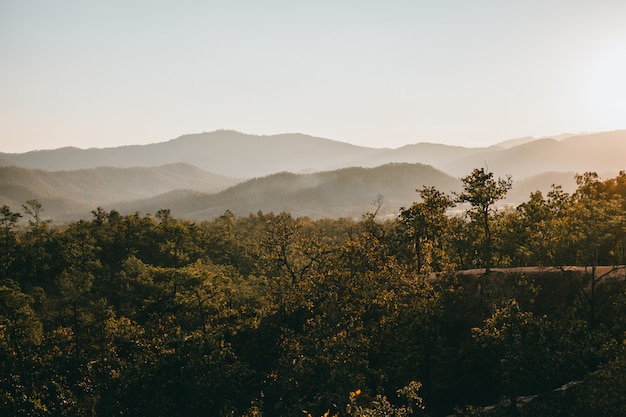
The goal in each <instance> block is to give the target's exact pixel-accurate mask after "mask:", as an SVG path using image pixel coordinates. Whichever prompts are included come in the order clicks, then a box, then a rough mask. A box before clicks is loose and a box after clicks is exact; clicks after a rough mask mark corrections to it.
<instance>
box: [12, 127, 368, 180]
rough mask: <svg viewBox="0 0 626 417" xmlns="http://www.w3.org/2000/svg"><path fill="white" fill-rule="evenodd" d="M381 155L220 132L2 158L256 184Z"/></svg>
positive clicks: (289, 137)
mask: <svg viewBox="0 0 626 417" xmlns="http://www.w3.org/2000/svg"><path fill="white" fill-rule="evenodd" d="M377 152H380V150H376V149H372V148H364V147H359V146H354V145H350V144H347V143H342V142H337V141H332V140H329V139H322V138H315V137H312V136H307V135H302V134H283V135H273V136H254V135H247V134H244V133H239V132H233V131H216V132H211V133H200V134H193V135H185V136H181V137H179V138H177V139H173V140H170V141H168V142H161V143H155V144H150V145H135V146H121V147H114V148H103V149H100V148H98V149H96V148H92V149H78V148H62V149H55V150H43V151H33V152H27V153H23V154H0V163H4V164H6V165H16V166H21V167H25V168H33V169H45V170H50V171H56V170H61V169H66V170H75V169H87V168H95V167H100V166H111V167H120V168H129V167H152V166H161V165H165V164H172V163H178V162H183V163H187V164H190V165H194V166H197V167H199V168H201V169H204V170H206V171H209V172H213V173H216V174H220V175H223V176H227V177H233V178H253V177H258V176H264V175H269V174H274V173H276V172H281V171H291V172H301V171H305V170H314V171H321V170H329V169H335V168H338V167H346V166H352V165H354V161H356V160H359V159H362V158H366V157H367V156H369V155H372V154H375V153H377Z"/></svg>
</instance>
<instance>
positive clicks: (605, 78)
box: [0, 0, 626, 152]
mask: <svg viewBox="0 0 626 417" xmlns="http://www.w3.org/2000/svg"><path fill="white" fill-rule="evenodd" d="M625 22H626V1H623V0H585V1H582V0H524V1H502V0H473V1H467V0H429V1H426V0H409V1H396V0H390V1H385V2H383V1H368V0H360V1H351V0H344V1H340V0H332V1H327V0H316V1H303V0H284V1H279V0H268V1H263V0H255V1H239V0H229V1H213V0H204V1H194V0H177V1H174V0H171V1H162V0H150V1H145V0H133V1H128V0H106V1H95V0H55V1H49V0H0V152H25V151H29V150H35V149H54V148H59V147H63V146H77V147H80V148H89V147H111V146H120V145H129V144H146V143H155V142H163V141H167V140H170V139H173V138H176V137H179V136H181V135H184V134H188V133H199V132H210V131H214V130H219V129H229V130H237V131H240V132H244V133H249V134H256V135H271V134H279V133H295V132H299V133H305V134H309V135H313V136H319V137H324V138H329V139H334V140H339V141H342V142H349V143H353V144H357V145H363V146H370V147H392V148H395V147H400V146H402V145H405V144H411V143H418V142H435V143H445V144H450V145H461V146H468V147H474V146H489V145H491V144H494V143H497V142H500V141H503V140H507V139H512V138H518V137H524V136H535V137H543V136H550V135H556V134H560V133H579V132H597V131H606V130H616V129H625V128H626V75H624V74H626V24H625Z"/></svg>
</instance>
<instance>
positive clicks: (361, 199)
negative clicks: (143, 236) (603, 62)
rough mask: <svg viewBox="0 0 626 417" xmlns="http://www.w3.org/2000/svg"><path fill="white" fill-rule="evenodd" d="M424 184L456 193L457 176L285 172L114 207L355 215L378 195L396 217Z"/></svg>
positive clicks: (204, 214)
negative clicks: (217, 189) (209, 190)
mask: <svg viewBox="0 0 626 417" xmlns="http://www.w3.org/2000/svg"><path fill="white" fill-rule="evenodd" d="M423 185H428V186H436V187H437V188H439V189H440V190H442V191H446V192H451V191H458V190H459V189H460V186H461V183H460V180H459V179H457V178H453V177H450V176H449V175H447V174H445V173H443V172H441V171H438V170H436V169H434V168H432V167H430V166H427V165H422V164H389V165H384V166H380V167H376V168H360V167H352V168H343V169H339V170H334V171H327V172H320V173H314V174H293V173H288V172H283V173H278V174H273V175H269V176H266V177H262V178H254V179H251V180H248V181H245V182H243V183H240V184H237V185H235V186H233V187H231V188H229V189H227V190H224V191H222V192H220V193H216V194H206V193H199V192H196V191H192V190H176V191H172V192H169V193H166V194H164V195H161V196H157V197H153V198H150V199H146V200H143V201H135V202H129V203H127V204H123V205H118V206H116V207H113V206H111V207H109V208H115V209H117V210H119V211H120V212H122V213H132V212H135V211H139V212H142V213H155V212H156V211H157V210H159V209H161V208H169V209H171V210H172V214H173V215H175V216H177V217H184V218H194V219H210V218H213V217H216V216H219V215H221V214H223V213H224V212H225V211H226V210H230V211H232V212H233V213H235V214H236V215H240V216H247V215H248V214H250V213H256V212H257V211H259V210H260V211H263V212H277V213H278V212H282V211H287V212H290V213H291V214H293V215H295V216H309V217H312V218H323V217H360V216H361V215H363V214H364V213H366V212H368V211H374V210H375V207H374V206H373V204H372V202H373V201H374V200H375V199H376V198H377V196H379V195H380V196H382V197H383V206H382V207H381V210H380V212H379V213H380V214H381V215H395V214H397V212H398V210H399V208H400V207H402V206H409V205H410V204H411V203H412V202H413V201H416V200H417V199H418V198H419V195H418V194H417V192H416V191H415V190H416V189H417V188H421V187H422V186H423Z"/></svg>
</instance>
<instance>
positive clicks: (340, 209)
mask: <svg viewBox="0 0 626 417" xmlns="http://www.w3.org/2000/svg"><path fill="white" fill-rule="evenodd" d="M3 165H4V166H3ZM60 167H62V168H63V169H62V170H60V169H59V168H60ZM77 167H83V168H80V169H79V168H77ZM477 167H485V168H487V169H488V170H490V171H492V172H494V174H495V175H496V176H504V175H509V174H510V175H512V177H513V180H514V187H513V189H512V190H511V192H510V193H509V195H508V198H507V201H506V202H505V203H507V204H511V205H515V204H519V203H520V202H523V201H525V200H526V199H527V198H528V195H529V194H530V192H533V191H536V190H541V191H544V192H546V191H548V190H549V188H550V185H551V184H559V185H563V186H564V188H565V190H566V191H573V190H574V189H575V182H574V174H575V173H582V172H585V171H595V172H597V173H599V174H600V175H604V176H605V177H606V176H608V175H614V174H617V173H618V172H619V171H621V170H626V130H620V131H612V132H602V133H596V134H586V135H582V136H576V135H572V136H569V135H563V137H562V138H561V140H555V139H549V138H544V139H535V140H533V139H532V138H520V139H519V140H513V141H512V142H511V141H509V142H508V143H504V145H496V146H491V147H489V148H465V147H461V146H448V145H441V144H434V143H426V142H423V143H417V144H414V145H406V146H403V147H401V148H397V149H390V148H380V149H376V148H367V147H361V146H355V145H350V144H347V143H343V142H337V141H333V140H329V139H322V138H315V137H312V136H307V135H302V134H284V135H273V136H253V135H246V134H243V133H238V132H233V131H217V132H212V133H203V134H195V135H185V136H182V137H180V138H177V139H172V140H170V141H168V142H162V143H157V144H152V145H141V146H140V145H136V146H123V147H117V148H104V149H86V150H83V149H78V148H61V149H56V150H50V151H34V152H27V153H24V154H0V204H8V205H9V206H11V207H12V208H13V209H14V210H15V209H19V207H20V206H21V204H23V203H24V202H26V201H27V200H30V199H38V200H40V201H41V202H42V203H43V205H44V208H45V210H46V216H49V217H52V218H54V219H55V220H56V219H63V220H71V219H76V218H88V217H89V216H90V211H91V210H93V209H94V208H96V207H97V206H103V207H107V208H109V209H118V210H120V211H125V212H131V213H132V212H135V211H138V212H140V213H154V212H156V211H157V210H159V209H161V208H171V209H172V211H173V213H174V214H175V215H179V216H181V217H189V218H210V217H211V216H217V215H220V214H222V213H223V212H224V211H225V210H230V211H233V212H235V213H237V214H239V215H247V214H249V213H250V212H256V211H259V210H262V211H290V212H292V213H293V214H295V215H306V216H311V217H325V216H328V217H344V216H348V217H353V216H359V215H361V214H363V213H364V212H365V211H368V210H371V209H372V206H371V202H372V201H373V200H374V199H375V198H376V195H378V194H381V195H382V196H383V197H384V210H383V211H382V213H384V214H387V215H391V214H394V213H395V214H397V211H398V210H399V208H400V207H401V206H406V205H409V204H410V203H411V202H413V201H415V200H416V199H417V194H416V193H415V189H416V188H419V187H421V186H422V185H432V186H436V187H437V188H439V189H441V190H442V191H451V190H458V189H459V188H460V180H459V178H461V177H463V176H465V175H467V174H468V173H470V172H471V171H472V170H473V169H474V168H477ZM305 172H306V174H304V173H305ZM225 173H226V174H229V175H225Z"/></svg>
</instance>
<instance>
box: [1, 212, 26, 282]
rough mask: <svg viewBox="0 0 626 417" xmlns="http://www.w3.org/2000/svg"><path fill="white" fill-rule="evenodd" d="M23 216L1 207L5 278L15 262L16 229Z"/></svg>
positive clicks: (2, 258) (2, 254) (2, 264)
mask: <svg viewBox="0 0 626 417" xmlns="http://www.w3.org/2000/svg"><path fill="white" fill-rule="evenodd" d="M20 217H22V215H21V214H20V213H16V212H12V211H11V209H10V208H9V206H7V205H3V206H2V207H0V226H1V227H2V251H1V252H0V256H2V257H1V258H0V265H1V266H2V272H3V274H4V276H6V275H7V273H8V271H9V267H10V266H11V263H13V261H14V260H15V255H14V252H15V246H16V245H17V235H16V233H15V231H14V230H15V228H16V227H17V222H18V221H19V220H20Z"/></svg>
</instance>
